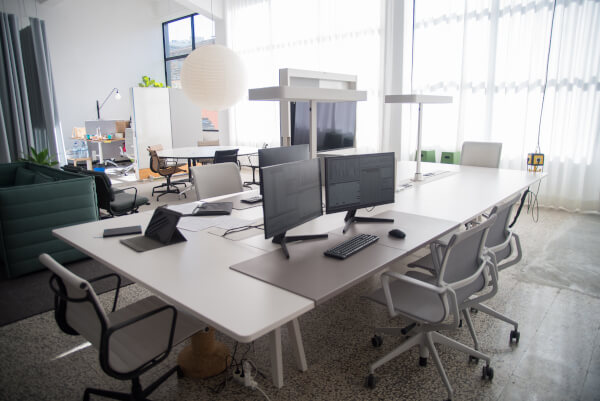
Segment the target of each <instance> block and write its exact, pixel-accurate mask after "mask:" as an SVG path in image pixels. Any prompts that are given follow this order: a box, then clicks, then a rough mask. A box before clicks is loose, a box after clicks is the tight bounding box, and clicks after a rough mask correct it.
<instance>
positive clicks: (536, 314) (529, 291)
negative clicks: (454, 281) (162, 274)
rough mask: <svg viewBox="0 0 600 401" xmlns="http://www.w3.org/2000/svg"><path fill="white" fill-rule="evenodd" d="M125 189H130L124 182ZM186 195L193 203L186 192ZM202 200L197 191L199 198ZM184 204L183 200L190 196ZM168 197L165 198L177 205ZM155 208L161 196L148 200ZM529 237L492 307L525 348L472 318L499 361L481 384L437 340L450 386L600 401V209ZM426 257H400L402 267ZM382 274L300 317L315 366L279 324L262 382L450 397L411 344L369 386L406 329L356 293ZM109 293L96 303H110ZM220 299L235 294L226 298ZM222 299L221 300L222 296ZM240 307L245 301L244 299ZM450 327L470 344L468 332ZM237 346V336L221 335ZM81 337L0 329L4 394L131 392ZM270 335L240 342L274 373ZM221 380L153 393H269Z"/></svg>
mask: <svg viewBox="0 0 600 401" xmlns="http://www.w3.org/2000/svg"><path fill="white" fill-rule="evenodd" d="M116 185H125V184H116ZM153 185H157V183H142V184H141V185H139V188H140V193H142V194H144V193H149V192H150V191H151V187H152V186H153ZM188 200H190V198H188ZM191 200H195V195H192V196H191ZM183 201H184V200H183ZM178 202H179V199H178V196H177V195H167V196H164V197H163V198H161V202H160V203H178ZM150 207H152V208H154V207H156V202H153V204H152V205H151V206H150ZM515 230H516V232H518V233H519V235H520V236H521V242H522V245H523V252H524V256H523V260H522V261H521V262H520V263H519V264H518V265H515V266H513V267H511V268H509V269H507V270H506V271H503V272H502V274H501V277H500V290H499V293H498V294H497V296H496V297H495V298H493V299H492V300H490V301H489V302H488V304H489V305H490V306H492V307H493V308H495V309H497V310H498V311H500V312H502V313H505V314H507V315H509V316H510V317H512V318H514V319H515V320H517V321H518V322H519V324H520V325H519V331H520V332H521V338H520V342H519V344H518V345H517V346H511V345H509V332H510V330H511V327H510V326H509V325H507V324H505V323H502V322H499V321H497V320H494V319H492V318H490V317H488V316H486V315H483V314H481V313H479V314H477V315H475V317H474V324H475V328H476V332H477V333H478V336H479V338H480V342H481V348H482V350H483V352H485V353H487V354H489V355H490V356H491V358H492V364H491V366H492V367H493V368H494V370H495V376H494V379H493V381H492V382H486V381H482V380H481V379H480V375H481V366H482V363H479V365H477V366H476V365H474V364H469V363H468V358H467V357H466V356H465V355H464V354H461V353H458V352H456V351H454V350H450V349H448V348H446V347H443V346H440V347H438V349H439V352H440V357H441V359H442V363H443V364H444V367H445V369H446V373H447V374H448V377H449V380H450V382H451V384H452V385H453V387H454V391H455V397H454V399H455V400H542V399H543V400H586V401H587V400H598V399H600V373H599V372H600V298H599V297H600V291H599V288H600V216H597V215H582V214H572V213H566V212H563V211H557V210H551V209H541V210H540V213H539V221H538V222H537V223H534V222H533V221H532V218H531V215H528V214H525V210H524V211H523V213H522V215H521V217H520V218H519V221H518V222H517V224H516V226H515ZM417 256H419V254H417V255H412V256H410V257H407V258H405V259H404V260H402V261H399V262H398V263H396V264H395V265H394V266H392V268H393V269H395V270H404V269H405V267H404V266H405V265H406V264H407V263H409V262H410V261H412V260H414V259H415V258H416V257H417ZM378 285H379V279H378V277H372V278H370V279H368V280H366V281H364V282H362V283H361V284H359V285H357V286H355V287H353V288H352V289H350V290H348V291H346V292H345V293H344V294H342V295H340V296H338V297H335V298H334V299H332V300H331V301H329V302H327V303H325V304H323V305H321V306H319V307H318V308H316V309H315V310H313V311H311V312H309V313H307V314H305V315H304V316H302V317H301V318H300V319H299V320H300V325H301V330H302V336H303V341H304V347H305V351H306V357H307V361H308V367H309V369H308V371H307V372H304V373H302V372H298V371H297V370H296V369H295V368H294V359H293V356H292V353H291V349H290V347H289V346H288V345H289V341H288V337H287V332H286V331H285V329H284V330H282V331H283V360H284V381H285V385H284V387H283V388H281V389H276V388H275V387H273V386H272V385H271V383H270V380H269V379H268V378H263V377H261V376H260V375H258V376H257V378H256V380H257V382H258V384H259V386H260V388H261V389H263V390H264V392H265V393H266V394H267V395H268V397H269V398H270V399H271V400H313V399H322V400H346V399H357V400H368V399H373V400H376V399H377V400H392V399H393V400H431V399H439V400H441V399H444V398H446V391H445V388H444V386H443V384H442V382H441V380H440V378H439V376H438V374H437V371H436V370H435V367H434V365H433V363H430V364H428V366H427V367H425V368H422V367H419V366H418V351H417V349H413V350H411V351H410V352H408V353H406V354H403V355H402V356H400V357H399V358H396V359H395V360H393V361H391V362H389V363H388V364H386V365H385V366H383V367H381V368H380V369H378V371H377V376H378V378H379V379H380V381H379V382H378V385H377V387H376V388H375V389H374V390H370V389H367V388H365V387H364V379H365V377H366V375H367V373H368V365H369V364H370V363H371V362H373V361H375V360H376V359H378V358H379V357H380V356H382V355H383V354H385V353H387V352H388V351H390V350H391V349H392V348H393V347H394V346H395V345H396V344H398V343H399V341H400V339H395V338H391V337H384V345H383V346H382V347H381V348H377V349H375V348H373V347H372V346H371V345H370V338H371V336H372V334H373V332H372V327H375V326H390V325H399V326H401V325H403V323H404V322H403V321H402V320H401V319H389V318H388V316H387V311H386V310H385V308H383V307H381V306H380V305H377V304H374V303H372V302H370V301H368V300H365V299H363V298H361V297H360V295H361V294H364V293H365V292H367V291H369V290H370V289H372V288H376V287H377V286H378ZM111 294H112V293H107V294H103V295H102V296H101V297H100V298H101V300H102V301H103V302H105V303H106V304H107V305H108V303H109V302H110V299H111V298H110V297H111ZM145 295H147V291H146V290H145V289H143V288H141V287H139V286H137V285H132V286H129V287H126V288H125V289H123V290H122V295H121V297H120V298H121V300H120V303H119V305H120V306H123V305H125V304H127V303H128V302H132V301H134V300H136V299H138V298H139V297H142V296H145ZM223 296H224V297H238V296H240V294H229V293H227V291H226V289H224V291H223ZM217 301H218V300H217ZM240 307H241V308H242V307H243V301H242V300H240ZM444 334H446V335H448V336H450V337H452V338H455V339H457V340H459V341H461V342H463V343H465V344H467V345H470V344H471V339H470V336H469V334H468V331H467V330H466V328H462V329H458V330H456V331H452V332H444ZM219 338H220V339H221V340H223V341H224V342H226V343H227V344H228V345H229V346H230V347H231V348H232V349H233V347H234V342H233V341H231V340H229V339H227V338H225V337H224V336H219ZM82 342H83V341H82V339H81V338H79V337H72V336H68V335H66V334H64V333H62V332H61V331H60V330H59V329H58V327H57V325H56V323H55V322H54V317H53V313H52V312H48V313H44V314H40V315H37V316H34V317H31V318H29V319H25V320H22V321H19V322H17V323H14V324H11V325H7V326H4V327H1V328H0V399H2V400H77V399H81V397H82V395H83V390H84V389H85V387H86V386H91V387H100V388H106V389H113V390H115V389H116V390H127V388H128V384H127V383H124V382H120V381H117V380H114V379H111V378H109V377H107V376H106V375H105V374H104V373H103V372H102V370H101V368H100V366H99V364H98V354H97V352H96V351H95V350H94V349H93V348H91V347H85V348H83V349H80V350H78V351H75V352H72V353H70V354H67V355H65V356H60V355H61V354H63V353H65V352H67V351H69V350H72V349H73V348H74V347H76V346H78V345H81V344H82ZM182 346H183V345H180V346H178V347H177V348H176V349H175V350H174V352H173V353H172V354H171V355H170V356H169V358H168V360H167V361H166V362H164V363H163V366H162V367H160V368H158V369H156V370H157V372H150V373H148V374H146V375H145V376H144V377H143V378H142V383H147V382H148V381H149V379H151V378H152V377H156V376H157V374H159V373H161V372H162V371H164V370H165V369H166V368H167V367H168V366H172V365H173V364H174V363H175V361H176V355H177V352H178V351H179V350H180V349H181V347H182ZM267 349H268V348H267V342H266V339H264V338H261V339H259V340H257V341H255V342H254V343H253V344H251V345H242V344H240V346H239V347H238V355H237V356H238V357H239V356H240V353H246V352H247V354H246V357H247V358H248V359H251V360H252V361H253V362H254V363H255V364H256V365H257V366H258V368H259V370H260V371H261V372H264V373H265V374H266V375H267V376H268V372H269V366H270V365H269V358H268V353H267ZM222 379H223V376H221V377H217V378H212V379H209V380H192V379H187V378H182V379H177V378H176V377H175V376H174V377H172V378H170V379H169V380H168V381H167V382H165V383H164V384H163V385H162V386H161V387H160V388H159V389H157V390H156V391H155V393H153V395H152V397H151V398H152V399H155V400H206V399H219V400H220V399H222V400H239V399H264V396H263V395H262V394H261V393H260V392H258V391H252V390H250V389H247V388H244V387H241V386H240V385H238V384H237V383H235V382H230V383H228V384H227V385H226V386H225V388H224V389H223V390H222V391H220V392H218V393H216V392H215V391H214V390H215V387H216V386H217V385H219V383H221V381H222Z"/></svg>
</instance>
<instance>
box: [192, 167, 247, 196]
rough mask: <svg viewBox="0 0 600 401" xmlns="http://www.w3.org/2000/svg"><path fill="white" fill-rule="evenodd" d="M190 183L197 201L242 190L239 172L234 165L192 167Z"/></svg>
mask: <svg viewBox="0 0 600 401" xmlns="http://www.w3.org/2000/svg"><path fill="white" fill-rule="evenodd" d="M192 181H193V183H194V188H196V195H197V196H198V200H200V199H206V198H212V197H213V196H221V195H227V194H232V193H236V192H241V191H243V190H244V188H243V186H242V177H241V175H240V170H239V168H238V166H237V164H235V163H218V164H207V165H206V166H195V167H192Z"/></svg>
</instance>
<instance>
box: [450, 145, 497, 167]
mask: <svg viewBox="0 0 600 401" xmlns="http://www.w3.org/2000/svg"><path fill="white" fill-rule="evenodd" d="M501 154H502V143H500V142H463V146H462V151H461V153H460V164H461V165H463V166H477V167H492V168H498V167H499V166H500V155H501Z"/></svg>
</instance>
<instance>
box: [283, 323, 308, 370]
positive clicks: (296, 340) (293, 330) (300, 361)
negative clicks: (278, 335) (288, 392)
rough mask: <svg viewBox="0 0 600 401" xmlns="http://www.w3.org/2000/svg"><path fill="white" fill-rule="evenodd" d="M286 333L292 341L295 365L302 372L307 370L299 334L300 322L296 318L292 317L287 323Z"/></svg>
mask: <svg viewBox="0 0 600 401" xmlns="http://www.w3.org/2000/svg"><path fill="white" fill-rule="evenodd" d="M287 329H288V334H289V336H290V341H291V342H292V351H293V352H294V357H295V358H296V367H298V370H300V371H302V372H306V371H307V370H308V366H307V365H306V356H305V355H304V345H303V344H302V334H300V324H299V323H298V319H294V320H292V321H291V322H288V324H287Z"/></svg>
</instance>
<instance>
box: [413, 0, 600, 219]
mask: <svg viewBox="0 0 600 401" xmlns="http://www.w3.org/2000/svg"><path fill="white" fill-rule="evenodd" d="M553 14H554V16H555V17H554V25H553V27H552V16H553ZM414 23H415V28H414V56H413V66H412V68H413V72H412V87H413V91H414V92H415V93H427V94H446V95H451V96H453V98H454V102H453V103H452V104H451V105H440V106H429V107H427V106H426V107H425V113H424V116H423V117H424V126H423V144H424V145H423V146H424V149H436V150H437V151H438V155H439V152H440V151H454V150H460V147H461V144H462V142H463V141H465V140H489V141H498V142H502V143H503V148H502V160H501V167H503V168H512V169H525V168H526V156H527V153H531V152H534V151H535V150H536V147H537V144H538V127H539V146H540V150H541V152H542V153H544V154H545V156H546V164H545V166H544V171H547V172H548V173H549V176H548V177H547V178H546V179H545V180H544V181H543V184H542V186H541V189H540V193H539V200H540V204H543V205H547V206H554V207H561V208H566V209H568V210H581V211H595V212H598V211H600V152H599V150H600V121H599V115H600V80H599V76H598V74H599V72H600V45H599V43H600V2H598V1H593V0H565V1H557V4H556V8H554V1H553V0H475V1H472V0H469V1H448V0H417V1H416V5H415V21H414ZM551 27H552V28H551ZM550 43H551V46H550ZM549 48H550V56H549V59H548V51H549ZM548 60H549V63H547V61H548ZM547 65H548V81H547V88H546V95H545V99H544V103H543V112H542V99H543V93H544V85H545V82H546V66H547ZM413 109H416V108H413ZM540 115H541V120H540ZM416 118H417V115H416V110H412V109H411V124H412V125H414V124H416ZM413 121H414V123H413ZM410 137H411V138H410V139H407V141H408V148H409V149H414V148H415V147H416V146H415V144H414V143H413V142H414V141H415V140H414V139H413V138H412V137H413V135H410Z"/></svg>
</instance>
